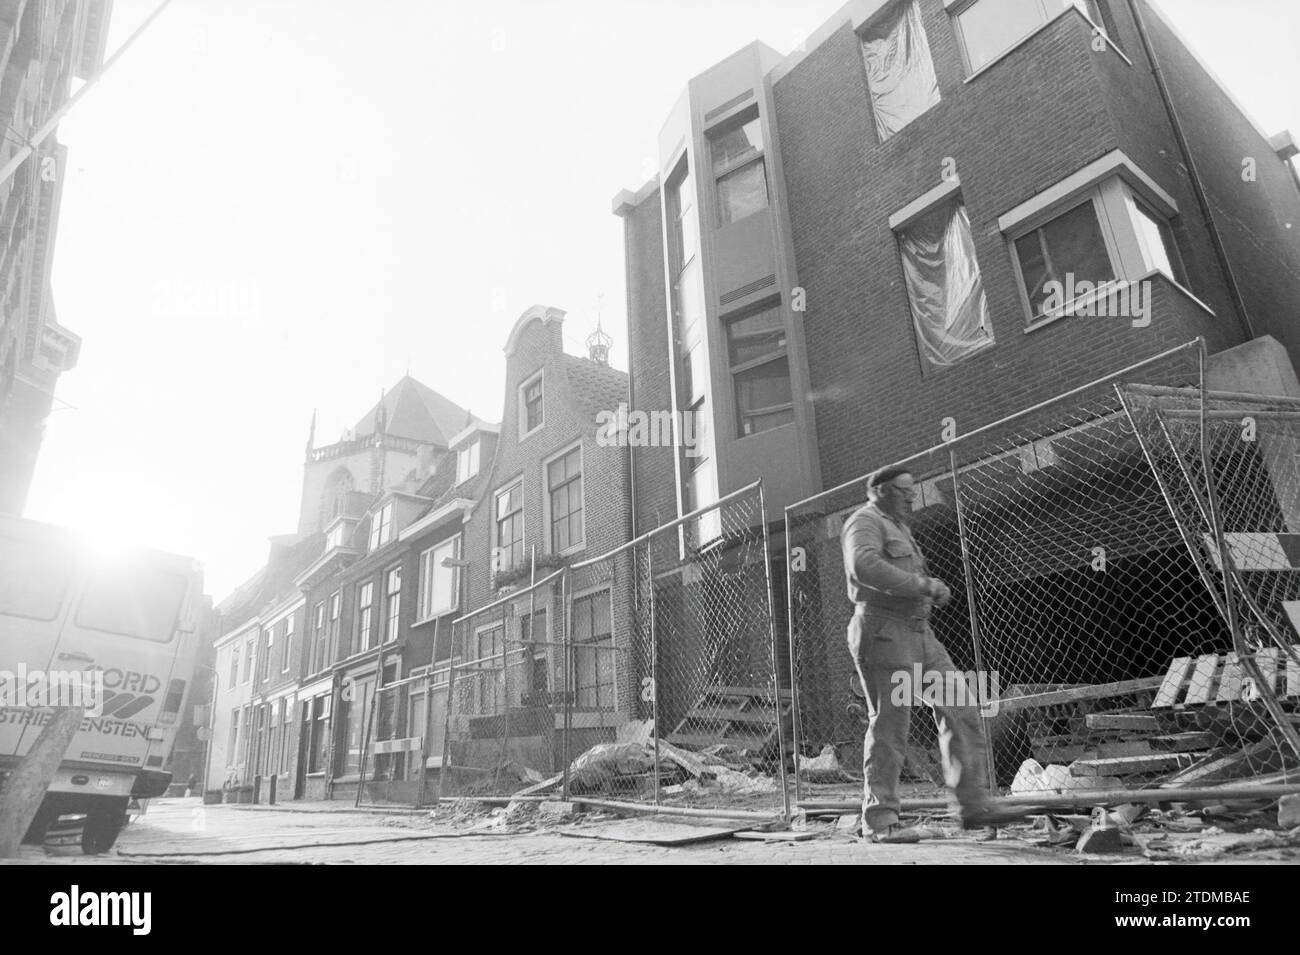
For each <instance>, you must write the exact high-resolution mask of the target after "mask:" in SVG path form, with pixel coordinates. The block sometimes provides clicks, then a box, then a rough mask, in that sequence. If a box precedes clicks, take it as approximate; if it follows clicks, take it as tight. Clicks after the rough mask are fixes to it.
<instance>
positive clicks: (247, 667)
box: [243, 637, 257, 683]
mask: <svg viewBox="0 0 1300 955" xmlns="http://www.w3.org/2000/svg"><path fill="white" fill-rule="evenodd" d="M256 655H257V638H256V637H249V638H248V641H247V642H246V643H245V644H244V679H243V682H245V683H251V682H252V681H253V658H254V657H255V656H256Z"/></svg>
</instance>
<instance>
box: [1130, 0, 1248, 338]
mask: <svg viewBox="0 0 1300 955" xmlns="http://www.w3.org/2000/svg"><path fill="white" fill-rule="evenodd" d="M1128 7H1129V12H1130V13H1131V14H1132V15H1133V22H1134V24H1135V25H1136V26H1137V31H1138V37H1139V38H1141V41H1142V50H1143V52H1144V53H1145V54H1146V58H1147V62H1148V63H1150V64H1151V75H1152V76H1153V77H1154V78H1155V81H1156V88H1157V89H1158V90H1159V91H1160V100H1161V102H1162V103H1163V104H1164V107H1165V112H1166V113H1167V114H1168V116H1169V124H1170V126H1172V127H1173V131H1174V139H1175V140H1177V142H1178V151H1179V153H1180V154H1181V156H1182V160H1183V164H1184V165H1185V166H1186V168H1187V175H1188V178H1189V179H1190V180H1191V185H1192V192H1193V193H1194V194H1195V196H1196V204H1197V205H1198V206H1200V209H1201V215H1202V216H1203V217H1204V218H1205V224H1206V226H1208V228H1209V232H1210V242H1211V244H1212V245H1213V246H1214V253H1215V257H1216V258H1217V259H1218V260H1219V267H1220V268H1221V269H1222V270H1223V274H1224V277H1225V278H1226V279H1227V281H1228V293H1229V294H1230V295H1231V296H1232V304H1233V306H1234V307H1235V308H1236V310H1237V315H1238V317H1239V319H1240V321H1241V327H1242V331H1243V332H1244V333H1245V335H1246V341H1250V340H1252V339H1254V337H1255V329H1254V327H1253V326H1252V323H1251V321H1250V312H1249V311H1248V310H1247V308H1246V302H1245V299H1243V298H1242V296H1241V287H1240V285H1239V284H1238V282H1237V276H1236V273H1235V272H1233V269H1232V263H1231V261H1229V259H1228V251H1227V249H1226V248H1225V247H1224V245H1223V238H1222V236H1220V234H1219V227H1218V225H1216V224H1215V221H1214V213H1213V211H1211V208H1210V200H1209V197H1208V196H1207V195H1206V192H1205V186H1204V184H1203V183H1202V181H1201V176H1200V173H1199V172H1197V170H1196V161H1195V160H1194V159H1193V158H1192V150H1191V147H1190V146H1189V145H1188V143H1187V137H1186V136H1185V135H1184V134H1183V126H1182V123H1181V122H1180V121H1179V119H1178V113H1177V111H1176V110H1175V109H1174V103H1173V99H1172V98H1171V97H1170V95H1169V86H1168V84H1167V83H1166V82H1165V74H1164V69H1163V68H1162V67H1161V66H1160V61H1159V60H1158V59H1156V53H1155V49H1154V48H1153V47H1152V45H1151V37H1150V35H1149V33H1148V32H1147V25H1146V20H1145V19H1144V18H1143V16H1142V11H1141V9H1140V8H1139V7H1138V0H1128Z"/></svg>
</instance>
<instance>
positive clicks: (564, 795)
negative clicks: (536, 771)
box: [560, 566, 573, 801]
mask: <svg viewBox="0 0 1300 955" xmlns="http://www.w3.org/2000/svg"><path fill="white" fill-rule="evenodd" d="M569 574H570V571H569V568H568V566H565V568H564V572H563V574H562V575H561V576H560V609H561V611H562V612H563V615H564V643H563V645H562V646H561V648H560V649H561V653H560V658H561V659H562V660H563V661H564V662H563V667H564V672H563V674H562V675H563V678H564V682H563V684H562V686H563V687H564V689H563V690H562V691H561V699H562V700H563V702H564V735H563V737H562V739H561V741H560V742H561V747H560V749H561V754H562V755H561V758H560V760H561V764H562V765H561V769H560V779H561V783H560V798H561V799H563V800H565V801H568V799H569V736H570V735H571V730H572V729H573V704H572V702H571V700H570V696H569V693H570V688H569V683H570V681H571V678H572V664H571V663H570V661H569V648H570V646H571V645H572V641H571V639H570V634H571V633H572V632H573V601H571V600H570V599H569V588H570V582H569Z"/></svg>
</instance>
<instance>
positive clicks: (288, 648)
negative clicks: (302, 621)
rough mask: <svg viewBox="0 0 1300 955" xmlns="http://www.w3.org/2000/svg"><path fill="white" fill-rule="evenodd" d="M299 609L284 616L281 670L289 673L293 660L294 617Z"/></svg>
mask: <svg viewBox="0 0 1300 955" xmlns="http://www.w3.org/2000/svg"><path fill="white" fill-rule="evenodd" d="M295 616H297V611H295V612H294V613H291V614H289V616H287V617H285V618H284V643H283V644H282V645H281V647H280V672H281V673H288V672H289V667H290V665H291V664H292V662H293V618H294V617H295Z"/></svg>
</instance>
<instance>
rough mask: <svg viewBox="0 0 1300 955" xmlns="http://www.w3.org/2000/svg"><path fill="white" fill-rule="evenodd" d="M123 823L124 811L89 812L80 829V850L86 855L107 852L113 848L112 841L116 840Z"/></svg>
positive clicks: (124, 819) (124, 821)
mask: <svg viewBox="0 0 1300 955" xmlns="http://www.w3.org/2000/svg"><path fill="white" fill-rule="evenodd" d="M125 825H126V814H125V813H122V812H104V811H102V810H101V811H99V812H92V813H90V815H88V816H86V824H85V827H84V828H83V829H82V830H81V851H82V852H83V853H85V854H86V855H88V856H94V855H99V854H100V853H101V852H107V851H108V850H109V849H111V848H113V843H115V842H117V836H118V834H119V833H120V832H121V831H122V827H123V826H125Z"/></svg>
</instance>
